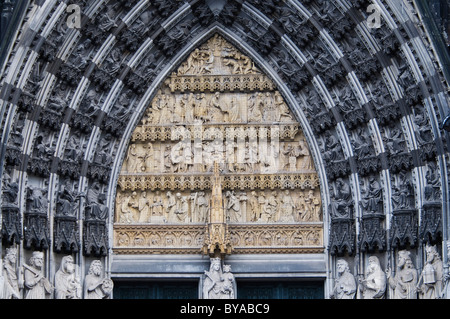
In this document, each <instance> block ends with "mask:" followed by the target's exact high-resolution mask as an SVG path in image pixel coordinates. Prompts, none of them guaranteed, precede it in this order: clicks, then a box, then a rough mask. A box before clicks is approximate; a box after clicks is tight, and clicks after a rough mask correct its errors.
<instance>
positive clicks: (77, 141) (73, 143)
mask: <svg viewBox="0 0 450 319" xmlns="http://www.w3.org/2000/svg"><path fill="white" fill-rule="evenodd" d="M80 145H81V137H80V136H79V135H77V134H76V133H75V134H73V135H72V136H70V137H69V140H68V141H67V146H66V154H65V158H67V159H68V160H70V161H72V162H76V161H78V160H79V159H80V154H81V152H80V151H81V147H80Z"/></svg>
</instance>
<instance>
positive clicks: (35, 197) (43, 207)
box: [27, 187, 48, 214]
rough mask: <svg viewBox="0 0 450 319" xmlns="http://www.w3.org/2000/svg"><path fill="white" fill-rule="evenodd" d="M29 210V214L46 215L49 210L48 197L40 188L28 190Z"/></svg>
mask: <svg viewBox="0 0 450 319" xmlns="http://www.w3.org/2000/svg"><path fill="white" fill-rule="evenodd" d="M28 193H29V196H28V199H27V210H28V212H29V213H38V214H39V213H40V214H46V213H47V208H48V200H47V197H45V196H44V193H43V190H42V189H40V188H39V187H29V188H28Z"/></svg>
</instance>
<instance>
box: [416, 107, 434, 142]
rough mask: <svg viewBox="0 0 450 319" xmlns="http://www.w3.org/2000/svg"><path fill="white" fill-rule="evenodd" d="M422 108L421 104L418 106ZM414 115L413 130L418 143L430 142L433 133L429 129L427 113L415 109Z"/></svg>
mask: <svg viewBox="0 0 450 319" xmlns="http://www.w3.org/2000/svg"><path fill="white" fill-rule="evenodd" d="M419 107H420V109H422V106H421V105H420V106H419ZM413 115H414V132H415V134H416V137H417V141H418V142H419V145H423V144H427V143H430V142H431V141H432V140H433V133H432V132H431V130H430V124H429V123H428V118H427V115H426V114H425V111H417V112H416V111H415V110H413Z"/></svg>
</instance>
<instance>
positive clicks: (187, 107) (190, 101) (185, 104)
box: [177, 93, 195, 123]
mask: <svg viewBox="0 0 450 319" xmlns="http://www.w3.org/2000/svg"><path fill="white" fill-rule="evenodd" d="M177 108H180V109H181V110H183V111H184V122H185V123H193V122H194V110H195V98H194V93H190V94H184V95H183V97H182V98H181V100H180V104H179V106H178V107H177ZM180 112H181V111H180Z"/></svg>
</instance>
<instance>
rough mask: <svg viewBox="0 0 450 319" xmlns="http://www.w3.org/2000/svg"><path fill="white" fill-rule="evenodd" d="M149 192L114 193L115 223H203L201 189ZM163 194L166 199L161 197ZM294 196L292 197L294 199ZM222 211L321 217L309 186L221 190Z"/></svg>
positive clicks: (265, 217)
mask: <svg viewBox="0 0 450 319" xmlns="http://www.w3.org/2000/svg"><path fill="white" fill-rule="evenodd" d="M151 197H152V198H150V196H149V195H148V194H147V192H146V191H143V192H141V194H140V195H138V193H137V192H132V193H131V194H126V193H121V192H119V193H118V198H117V201H116V211H117V219H116V220H117V222H119V223H149V222H156V223H167V222H170V223H188V222H194V223H204V222H206V220H207V218H208V215H209V210H210V199H209V195H208V194H206V193H205V192H195V193H191V194H190V195H182V194H181V193H176V194H172V192H171V191H168V192H167V193H166V196H164V195H161V194H160V192H159V191H157V192H155V194H154V195H152V196H151ZM163 197H165V198H166V200H164V199H163ZM294 199H295V201H294ZM224 208H225V209H224V211H225V214H226V217H227V219H228V221H229V222H265V223H271V222H310V221H316V222H318V221H320V220H321V200H320V197H319V196H317V194H316V193H315V192H314V191H312V190H310V191H309V192H308V193H305V194H303V192H301V191H300V192H290V191H289V190H285V191H284V192H282V193H281V192H280V193H279V194H278V192H276V191H272V192H271V193H270V194H266V193H264V192H262V191H261V192H259V194H258V193H257V192H256V191H252V192H251V193H249V194H247V193H246V192H240V193H235V192H234V191H227V192H226V193H225V205H224Z"/></svg>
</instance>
